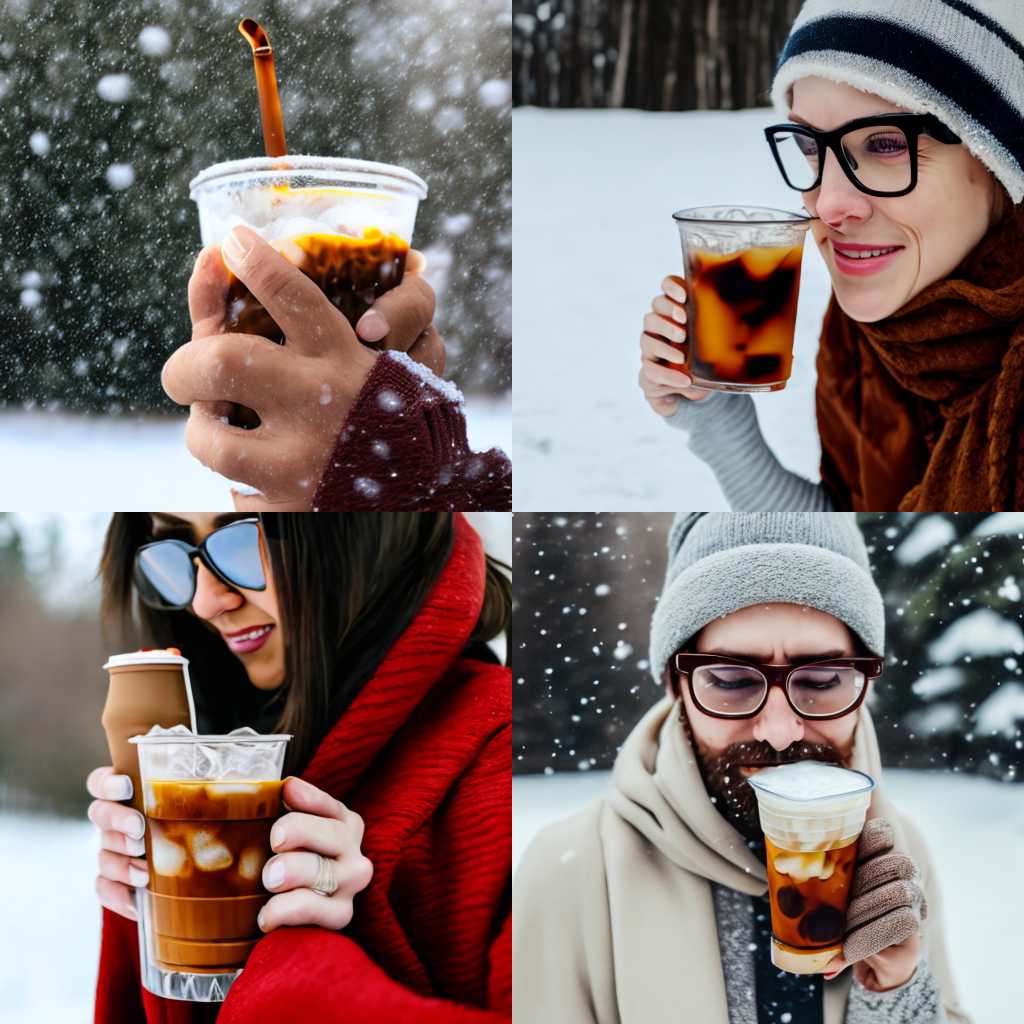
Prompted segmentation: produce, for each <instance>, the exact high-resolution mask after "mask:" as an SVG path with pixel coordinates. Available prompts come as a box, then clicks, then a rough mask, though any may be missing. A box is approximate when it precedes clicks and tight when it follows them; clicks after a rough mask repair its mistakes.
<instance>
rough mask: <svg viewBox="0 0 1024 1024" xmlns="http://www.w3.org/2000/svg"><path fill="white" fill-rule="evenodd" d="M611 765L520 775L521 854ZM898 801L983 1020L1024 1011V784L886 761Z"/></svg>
mask: <svg viewBox="0 0 1024 1024" xmlns="http://www.w3.org/2000/svg"><path fill="white" fill-rule="evenodd" d="M608 776H609V773H608V772H588V773H585V774H579V775H575V774H559V775H552V776H541V775H538V776H520V777H518V778H515V779H513V782H512V862H513V865H515V864H517V863H518V861H519V857H520V855H521V854H522V852H523V850H524V849H525V847H526V846H527V844H528V843H529V841H530V839H531V838H532V836H533V835H534V834H535V833H536V832H537V830H538V829H539V828H541V827H542V826H543V825H545V824H547V823H549V822H551V821H555V820H557V819H558V818H562V817H564V816H566V815H567V814H570V813H572V812H573V811H574V810H576V809H578V808H580V807H582V806H584V805H585V804H586V803H589V802H590V800H591V799H593V798H594V797H596V796H597V795H598V794H599V793H601V792H603V791H604V790H605V789H606V788H607V786H608ZM885 784H886V787H887V790H888V792H889V795H890V796H891V798H892V799H893V801H894V803H895V804H896V805H897V806H898V807H899V808H900V810H902V811H905V812H906V813H907V814H908V815H910V816H911V817H912V818H913V819H914V821H915V822H916V823H917V824H918V825H919V826H920V828H921V831H922V833H923V834H924V836H925V838H926V840H927V841H928V846H929V849H930V850H931V853H932V857H933V859H934V861H935V867H936V871H937V873H938V876H939V879H940V881H941V885H942V894H943V900H944V903H945V907H944V911H943V917H944V919H945V925H946V928H945V930H946V935H947V939H948V943H949V950H950V957H951V960H952V963H953V970H954V973H955V976H956V982H957V986H958V988H959V991H960V996H961V999H962V1000H963V1003H964V1005H965V1007H966V1008H967V1010H968V1012H969V1013H970V1014H971V1016H972V1018H973V1021H974V1024H1009V1022H1010V1021H1019V1020H1020V1019H1021V1017H1020V977H1019V971H1020V967H1019V959H1020V957H1019V953H1020V948H1021V940H1020V928H1021V922H1022V921H1024V887H1022V886H1021V884H1020V878H1019V870H1020V865H1021V864H1024V799H1022V796H1024V794H1022V792H1021V787H1020V786H1017V785H1008V784H1006V783H1000V782H994V781H992V780H990V779H981V778H976V777H971V776H965V775H951V774H942V775H939V774H936V773H928V772H912V771H896V770H886V772H885Z"/></svg>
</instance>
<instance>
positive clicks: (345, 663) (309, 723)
mask: <svg viewBox="0 0 1024 1024" xmlns="http://www.w3.org/2000/svg"><path fill="white" fill-rule="evenodd" d="M261 519H262V520H263V524H264V536H265V538H266V539H267V549H268V552H269V557H270V565H271V572H272V573H273V578H274V583H275V586H276V588H277V598H278V608H279V615H280V620H281V622H280V625H281V628H282V629H283V630H284V635H285V637H286V638H287V640H286V644H285V684H284V685H283V686H282V687H280V688H279V689H278V690H276V691H272V692H271V693H269V694H268V693H267V692H266V691H261V690H258V689H257V688H256V687H254V686H253V685H252V684H251V683H250V682H249V679H248V676H247V675H246V672H245V669H244V667H243V666H242V664H241V662H240V661H238V659H237V658H235V657H234V655H232V654H231V652H230V651H229V650H228V648H227V646H226V644H225V643H224V641H223V640H222V639H221V638H220V636H219V634H218V633H217V632H216V630H214V629H213V628H212V627H211V626H210V625H209V624H208V623H206V622H204V621H203V620H202V619H199V618H198V617H197V616H195V615H194V614H192V613H191V612H190V611H188V610H184V611H161V610H158V609H154V608H150V607H148V606H147V605H144V604H142V602H141V601H139V600H138V595H137V594H136V592H135V588H134V586H133V583H132V570H133V565H134V559H135V552H136V551H137V550H138V548H139V547H140V545H142V544H145V543H147V542H149V541H150V540H152V539H153V531H152V520H151V519H150V516H149V514H148V513H146V512H115V513H114V515H113V517H112V519H111V522H110V526H109V528H108V530H107V536H106V541H105V543H104V547H103V555H102V558H101V561H100V575H101V577H102V581H103V618H104V623H105V628H106V631H107V636H108V639H109V637H110V632H111V630H112V629H114V630H116V633H117V640H118V642H119V643H121V644H122V645H124V647H125V649H127V648H128V647H133V646H138V644H139V642H140V639H141V642H142V643H144V644H146V645H149V644H153V643H155V644H158V645H161V646H167V645H171V644H173V645H175V646H177V647H179V648H181V650H182V652H183V653H184V654H185V655H186V657H188V658H189V659H190V666H189V670H190V675H191V677H192V680H193V688H194V690H195V698H196V709H197V714H198V716H199V717H200V718H201V719H202V720H203V722H204V724H205V727H206V728H209V729H215V730H218V731H220V730H226V729H231V728H234V727H235V726H237V725H241V724H249V725H255V726H256V727H257V728H261V731H266V730H268V729H274V730H278V731H281V732H290V733H292V735H293V737H294V738H293V739H292V741H291V742H290V743H289V744H288V758H287V764H286V770H288V771H290V772H293V773H294V772H301V771H302V770H303V768H304V767H305V765H306V764H307V763H308V761H309V759H310V757H312V755H313V753H314V751H315V750H316V748H317V746H318V745H319V743H320V741H321V740H322V739H323V737H324V736H325V735H326V734H327V732H328V730H329V729H330V728H331V726H332V725H333V724H334V722H335V721H336V720H337V718H338V716H339V715H341V714H342V712H343V711H344V710H345V709H346V708H347V707H348V706H349V704H351V702H352V700H353V699H354V698H355V696H356V695H357V694H358V693H359V691H360V689H361V688H362V687H363V685H364V684H365V683H366V682H367V681H368V680H369V678H370V677H371V676H372V675H373V673H374V671H375V670H376V668H377V666H378V665H379V664H380V663H381V661H382V660H383V659H384V656H385V655H386V654H387V652H388V651H389V650H390V648H391V647H392V645H393V644H394V643H395V641H396V640H397V639H398V637H399V636H400V635H401V634H402V632H403V631H404V630H405V629H406V628H407V627H408V625H409V624H410V623H411V622H412V620H413V618H414V617H415V615H416V613H417V612H418V611H419V609H420V607H421V606H422V604H423V602H424V600H425V599H426V597H427V595H428V594H429V592H430V589H431V587H432V586H433V585H434V583H435V582H436V580H437V578H438V576H439V575H440V574H441V570H442V569H443V568H444V565H445V563H446V561H447V560H448V556H449V554H450V552H451V548H452V542H453V537H454V528H453V523H452V514H451V513H449V512H338V513H322V512H320V513H313V512H309V513H304V512H297V513H294V512H293V513H267V514H264V515H263V516H261ZM511 604H512V599H511V586H510V584H509V581H508V579H507V577H506V576H505V575H504V573H503V572H502V571H501V563H499V562H497V561H495V560H494V559H492V558H491V557H490V556H487V570H486V586H485V593H484V602H483V608H482V609H481V612H480V616H479V619H478V621H477V624H476V627H475V629H474V631H473V634H472V636H471V638H470V642H474V641H478V642H484V641H487V640H490V639H492V638H493V637H495V636H497V635H498V634H499V633H501V632H503V631H504V630H505V629H507V627H508V621H509V617H510V614H511Z"/></svg>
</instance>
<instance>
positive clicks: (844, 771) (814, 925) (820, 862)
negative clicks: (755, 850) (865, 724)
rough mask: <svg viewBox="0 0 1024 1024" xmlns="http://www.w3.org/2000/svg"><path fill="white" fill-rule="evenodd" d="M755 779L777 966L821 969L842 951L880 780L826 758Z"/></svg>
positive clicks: (771, 771) (752, 780)
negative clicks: (866, 822)
mask: <svg viewBox="0 0 1024 1024" xmlns="http://www.w3.org/2000/svg"><path fill="white" fill-rule="evenodd" d="M747 781H748V782H749V783H750V785H751V786H753V787H754V791H755V792H756V794H757V804H758V812H759V815H760V819H761V828H762V830H763V831H764V835H765V850H766V854H767V859H768V860H767V866H768V891H769V899H770V902H771V918H772V963H773V964H775V966H776V967H780V968H782V970H785V971H790V972H791V973H793V974H820V973H822V972H823V971H824V969H825V967H826V965H827V964H828V963H829V961H831V960H832V959H833V957H836V956H839V955H840V954H841V953H842V948H843V932H844V928H845V925H846V910H847V907H848V906H849V902H850V888H851V885H852V883H853V873H854V869H855V866H856V861H857V840H858V839H859V838H860V834H861V830H862V829H863V828H864V820H865V818H866V816H867V811H868V806H869V805H870V803H871V791H872V790H873V789H874V788H875V781H874V779H872V778H871V776H870V775H867V774H865V773H864V772H859V771H854V770H852V769H849V768H838V767H836V766H834V765H828V764H822V763H821V762H819V761H799V762H797V763H796V764H787V765H781V766H779V767H777V768H765V769H762V770H761V771H759V772H757V773H756V774H755V775H752V776H751V777H750V778H749V779H748V780H747Z"/></svg>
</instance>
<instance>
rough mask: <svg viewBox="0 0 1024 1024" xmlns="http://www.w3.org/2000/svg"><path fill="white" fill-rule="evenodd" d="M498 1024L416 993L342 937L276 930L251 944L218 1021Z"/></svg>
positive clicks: (487, 1015)
mask: <svg viewBox="0 0 1024 1024" xmlns="http://www.w3.org/2000/svg"><path fill="white" fill-rule="evenodd" d="M290 1020H309V1021H316V1022H317V1024H379V1022H380V1021H387V1022H388V1024H421V1022H422V1024H435V1022H436V1024H498V1022H507V1021H508V1015H507V1014H505V1013H503V1012H500V1011H495V1010H481V1009H474V1008H471V1007H466V1006H458V1005H456V1004H455V1003H452V1002H449V1001H447V1000H445V999H435V998H431V997H427V996H422V995H419V994H418V993H416V992H413V991H411V990H409V989H408V988H406V987H405V986H404V985H401V984H399V983H398V982H397V981H395V980H394V979H393V978H391V977H390V976H389V975H388V974H387V973H386V972H385V971H384V970H383V969H382V968H381V967H379V966H378V965H377V964H376V963H374V961H373V960H371V959H370V957H369V956H368V955H367V954H366V953H365V952H364V950H363V949H362V947H361V946H359V945H358V943H356V942H355V941H354V940H353V939H350V938H349V937H348V936H347V935H345V934H343V933H342V932H333V931H328V930H326V929H324V928H278V929H276V930H275V931H273V932H271V933H270V934H269V935H267V936H265V937H264V938H263V939H261V940H260V941H259V943H257V945H256V948H255V949H254V950H253V952H252V954H251V955H250V957H249V960H248V962H247V964H246V966H245V970H244V971H243V972H242V974H241V976H240V977H239V979H238V980H237V981H236V982H235V983H234V985H233V986H232V987H231V991H230V992H229V993H228V998H227V1000H226V1001H225V1003H224V1006H223V1008H222V1009H221V1011H220V1015H219V1016H218V1018H217V1022H218V1024H280V1022H281V1021H290Z"/></svg>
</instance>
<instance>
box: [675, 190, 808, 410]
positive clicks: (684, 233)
mask: <svg viewBox="0 0 1024 1024" xmlns="http://www.w3.org/2000/svg"><path fill="white" fill-rule="evenodd" d="M673 216H674V218H675V221H676V224H677V225H678V227H679V233H680V237H681V239H682V244H683V265H684V273H685V276H686V282H687V290H688V302H687V338H686V343H685V344H676V343H672V344H674V347H676V348H678V349H680V350H681V351H682V352H684V353H685V354H686V363H685V365H684V366H683V367H682V368H683V369H684V370H685V372H686V373H687V374H688V375H689V376H690V377H691V379H692V380H693V384H694V386H695V387H699V388H705V389H708V390H716V391H778V390H779V389H781V388H784V387H785V386H786V382H787V381H788V380H789V377H790V372H791V370H792V364H793V333H794V327H795V324H796V308H797V296H798V294H799V291H800V266H801V261H802V259H803V242H804V235H805V233H806V231H807V227H808V225H809V223H810V219H809V218H807V217H804V216H801V215H798V214H791V213H786V212H785V211H781V210H770V209H765V208H761V207H717V206H708V207H698V208H695V209H691V210H680V211H679V212H678V213H676V214H674V215H673Z"/></svg>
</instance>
